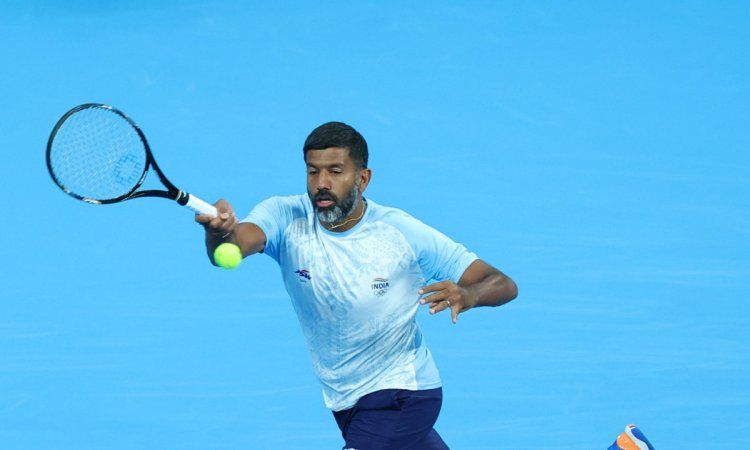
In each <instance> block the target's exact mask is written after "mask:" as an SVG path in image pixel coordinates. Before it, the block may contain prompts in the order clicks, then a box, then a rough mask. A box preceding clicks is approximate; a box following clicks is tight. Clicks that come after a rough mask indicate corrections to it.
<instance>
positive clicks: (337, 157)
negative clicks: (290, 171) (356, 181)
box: [305, 147, 354, 166]
mask: <svg viewBox="0 0 750 450" xmlns="http://www.w3.org/2000/svg"><path fill="white" fill-rule="evenodd" d="M305 162H306V163H307V164H309V165H311V166H333V165H339V166H345V165H353V164H354V161H353V160H352V157H351V154H350V152H349V149H348V148H346V147H328V148H326V149H323V150H312V149H311V150H308V151H307V155H306V157H305Z"/></svg>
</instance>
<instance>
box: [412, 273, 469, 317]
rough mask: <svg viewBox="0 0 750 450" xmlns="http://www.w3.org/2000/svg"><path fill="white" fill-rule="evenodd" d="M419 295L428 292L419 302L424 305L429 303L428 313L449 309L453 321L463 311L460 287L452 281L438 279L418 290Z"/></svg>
mask: <svg viewBox="0 0 750 450" xmlns="http://www.w3.org/2000/svg"><path fill="white" fill-rule="evenodd" d="M418 292H419V295H424V294H426V293H430V295H428V296H426V297H423V298H421V299H420V300H419V303H420V304H422V305H426V304H428V303H429V306H430V314H437V313H439V312H442V311H445V310H446V309H449V310H450V311H451V319H452V321H453V323H456V322H458V315H459V313H461V312H462V311H463V300H462V299H463V297H462V290H461V288H460V287H459V286H458V285H457V284H455V283H453V282H452V281H440V282H438V283H435V284H431V285H429V286H425V287H423V288H422V289H420V290H419V291H418Z"/></svg>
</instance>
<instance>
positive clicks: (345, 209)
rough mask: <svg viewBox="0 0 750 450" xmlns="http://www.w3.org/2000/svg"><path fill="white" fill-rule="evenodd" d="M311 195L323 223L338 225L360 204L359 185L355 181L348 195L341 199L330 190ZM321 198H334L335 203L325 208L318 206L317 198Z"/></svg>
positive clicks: (316, 212) (319, 218)
mask: <svg viewBox="0 0 750 450" xmlns="http://www.w3.org/2000/svg"><path fill="white" fill-rule="evenodd" d="M311 197H312V198H311V200H312V204H313V207H314V208H315V214H316V215H317V216H318V220H320V221H321V222H323V223H329V224H331V225H337V224H339V223H341V222H343V221H344V219H346V218H347V217H349V216H350V215H351V214H352V213H353V212H354V210H355V209H357V206H358V205H359V186H357V183H354V186H353V187H352V189H351V190H350V191H349V193H348V194H347V195H346V197H344V198H343V199H341V200H339V198H338V197H336V196H335V195H334V194H333V193H332V192H330V191H318V192H317V193H316V194H315V195H314V196H311ZM319 199H326V200H332V201H333V205H331V206H327V207H325V208H321V207H318V204H317V200H319Z"/></svg>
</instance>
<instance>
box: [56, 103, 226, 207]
mask: <svg viewBox="0 0 750 450" xmlns="http://www.w3.org/2000/svg"><path fill="white" fill-rule="evenodd" d="M47 169H48V170H49V173H50V175H51V176H52V179H53V180H54V181H55V183H56V184H57V186H59V187H60V189H62V190H63V192H65V193H66V194H68V195H70V196H72V197H73V198H76V199H78V200H82V201H84V202H87V203H94V204H107V203H118V202H123V201H125V200H130V199H133V198H139V197H160V198H167V199H171V200H174V201H176V202H177V203H179V204H180V205H182V206H186V207H188V208H190V209H192V210H193V211H195V212H196V213H199V214H209V215H212V216H216V215H217V213H216V208H215V207H214V206H213V205H211V204H209V203H206V202H205V201H203V200H201V199H199V198H198V197H196V196H194V195H191V194H188V193H187V192H185V191H181V190H179V189H177V187H175V185H174V184H172V182H170V181H169V179H167V177H166V176H165V175H164V173H163V172H162V171H161V169H160V168H159V166H158V165H157V164H156V160H155V159H154V155H153V154H152V153H151V148H150V147H149V145H148V142H147V141H146V137H145V136H144V135H143V132H142V131H141V129H140V128H139V127H138V125H137V124H136V123H135V122H133V120H131V119H130V118H129V117H128V116H126V115H125V114H124V113H123V112H122V111H119V110H117V109H116V108H113V107H112V106H109V105H103V104H99V103H86V104H84V105H80V106H76V107H75V108H73V109H71V110H70V111H68V112H67V113H65V115H63V116H62V117H61V118H60V120H59V121H58V122H57V124H56V125H55V128H54V129H53V130H52V134H50V137H49V141H48V142H47ZM149 170H153V171H154V172H156V175H157V176H158V178H159V180H160V181H161V184H162V185H163V186H164V187H165V188H166V189H164V190H158V189H146V190H139V188H140V187H141V185H142V184H143V182H144V181H145V180H146V175H148V173H149Z"/></svg>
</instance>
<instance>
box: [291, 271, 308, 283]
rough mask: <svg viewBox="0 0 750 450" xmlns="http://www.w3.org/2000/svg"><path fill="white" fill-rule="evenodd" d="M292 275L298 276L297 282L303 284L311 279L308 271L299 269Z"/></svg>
mask: <svg viewBox="0 0 750 450" xmlns="http://www.w3.org/2000/svg"><path fill="white" fill-rule="evenodd" d="M294 273H296V274H297V275H299V280H300V281H301V282H303V283H306V282H308V281H310V279H311V277H310V271H309V270H307V269H299V270H297V271H296V272H294Z"/></svg>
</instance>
